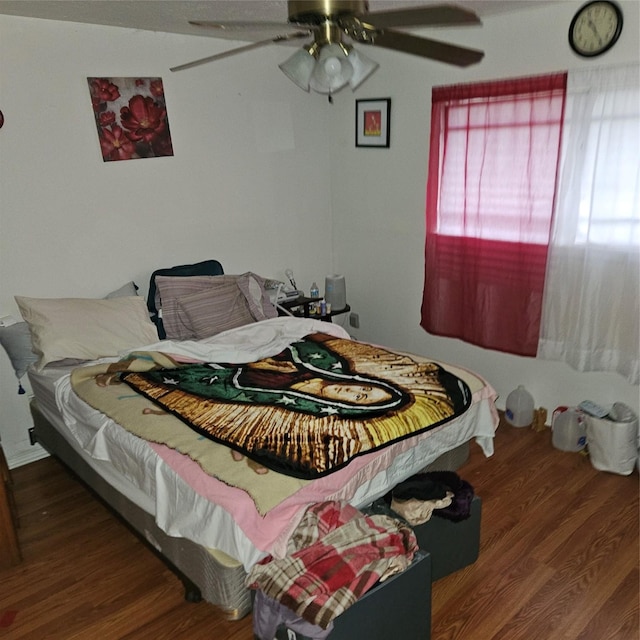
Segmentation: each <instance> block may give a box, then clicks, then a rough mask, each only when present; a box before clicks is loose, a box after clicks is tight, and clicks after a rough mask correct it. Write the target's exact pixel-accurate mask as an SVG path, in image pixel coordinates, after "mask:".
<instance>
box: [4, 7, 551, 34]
mask: <svg viewBox="0 0 640 640" xmlns="http://www.w3.org/2000/svg"><path fill="white" fill-rule="evenodd" d="M550 1H551V2H555V1H557V0H457V1H455V2H454V4H457V5H458V6H461V7H464V8H467V9H472V10H473V11H475V12H476V13H477V14H478V15H479V16H480V17H481V18H482V17H488V16H491V15H497V14H500V13H507V12H511V11H517V10H521V9H527V8H530V7H531V6H535V5H541V4H544V3H546V2H550ZM428 4H447V2H446V0H391V1H389V0H369V10H370V11H371V12H375V11H383V10H386V9H398V8H404V7H415V6H424V5H428ZM3 13H4V14H8V15H14V16H24V17H30V18H44V19H48V20H65V21H67V22H83V23H89V24H100V25H109V26H116V27H129V28H133V29H143V30H150V31H163V32H168V33H182V34H191V35H198V36H210V37H217V38H228V39H233V40H246V41H250V42H251V41H256V40H262V39H264V38H268V37H270V35H271V33H273V35H277V33H276V32H274V31H273V30H270V31H269V32H267V31H265V30H263V29H260V30H256V31H255V32H254V31H251V30H244V29H243V30H242V32H241V33H240V34H239V33H238V32H237V31H234V32H231V33H224V32H221V31H220V30H217V29H216V30H213V29H203V28H202V27H197V26H193V25H190V24H189V23H188V21H189V20H213V21H220V22H226V21H259V22H263V21H265V22H279V23H282V25H283V26H286V22H287V2H286V0H208V1H206V0H0V14H3ZM279 31H282V30H281V29H280V30H279Z"/></svg>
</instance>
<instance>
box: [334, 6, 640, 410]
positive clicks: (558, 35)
mask: <svg viewBox="0 0 640 640" xmlns="http://www.w3.org/2000/svg"><path fill="white" fill-rule="evenodd" d="M582 4H583V2H582V0H578V1H577V2H573V1H567V2H561V3H559V4H558V5H557V6H555V5H554V6H548V7H542V8H536V9H532V10H530V11H526V12H518V13H512V14H507V15H503V16H497V17H494V18H491V19H487V20H485V23H484V25H483V26H482V27H481V28H478V27H469V28H466V29H464V30H463V29H456V30H454V29H447V30H446V32H445V31H441V32H438V33H437V34H435V33H434V31H433V30H431V31H427V30H424V31H423V32H422V34H423V35H425V36H432V37H438V38H441V39H445V38H444V37H443V36H447V37H450V39H451V41H453V42H457V43H460V44H463V45H464V44H466V45H467V46H472V47H475V48H479V49H482V50H484V51H485V54H486V55H485V58H484V60H483V61H482V62H481V63H480V64H478V65H475V66H472V67H469V68H467V69H463V70H461V69H457V68H452V67H449V66H446V65H441V64H437V63H432V62H429V61H425V60H421V59H418V58H415V57H412V56H405V55H402V54H399V53H393V52H384V51H381V50H380V49H372V50H371V56H372V57H374V58H375V59H376V60H377V61H378V62H380V70H379V71H377V72H376V73H375V74H374V75H373V76H372V77H371V78H370V79H369V80H367V82H366V83H365V84H364V85H362V87H361V88H360V89H359V91H358V93H357V95H355V96H354V100H355V99H357V98H383V97H385V98H386V97H390V98H391V147H390V148H389V149H388V150H386V149H359V148H355V147H354V142H353V137H354V135H353V120H354V116H353V113H354V100H351V101H340V102H338V103H337V104H338V109H340V110H341V114H342V117H337V118H335V121H334V123H335V126H336V135H335V139H334V149H333V155H332V158H333V161H334V162H333V166H332V170H333V171H334V178H333V181H332V184H333V205H332V211H333V217H334V237H333V247H334V253H335V257H336V265H335V266H336V268H337V270H338V271H340V272H342V273H344V274H346V281H347V289H348V298H349V302H350V304H351V307H352V309H353V311H355V312H357V313H358V314H359V316H360V329H359V330H353V333H354V335H355V336H356V337H359V338H361V339H366V340H369V341H373V342H376V343H380V344H386V345H390V346H395V347H397V348H402V349H407V350H410V351H413V352H416V353H420V354H423V355H426V356H430V357H434V358H436V359H441V360H444V361H450V362H456V363H459V364H462V365H464V366H467V367H470V368H472V369H475V370H476V371H478V372H480V373H482V374H483V375H484V376H485V377H486V378H487V379H488V380H489V381H490V382H491V383H492V384H493V385H494V386H495V388H496V390H497V391H498V393H499V394H500V398H499V400H498V406H499V407H501V408H504V402H505V400H506V396H507V395H508V393H509V392H510V391H511V390H512V389H514V388H515V387H516V386H517V385H518V384H524V385H525V386H526V387H527V388H528V389H529V391H530V392H531V393H532V395H533V396H534V399H535V402H536V406H544V407H546V408H547V409H548V410H549V412H550V413H551V411H552V410H553V409H554V408H555V407H557V406H559V405H563V404H569V405H572V404H577V403H578V402H580V401H581V400H583V399H585V398H590V399H592V400H594V401H596V402H598V403H601V404H603V405H605V406H606V405H610V404H611V403H613V402H614V401H623V402H626V403H627V404H629V405H630V406H631V407H633V408H634V409H635V410H636V411H637V410H638V387H637V386H632V385H630V384H628V383H627V382H626V381H625V379H624V378H622V377H621V376H619V375H618V374H601V373H578V372H576V371H575V370H573V369H571V368H570V367H568V366H567V365H565V364H563V363H558V362H549V361H542V360H537V359H535V358H524V357H519V356H511V355H507V354H503V353H499V352H495V351H489V350H486V349H482V348H479V347H475V346H472V345H469V344H466V343H464V342H462V341H460V340H455V339H450V338H442V337H436V336H432V335H429V334H427V333H426V332H425V331H424V330H423V329H422V328H421V327H420V305H421V299H422V286H423V273H424V207H425V188H426V175H427V151H428V146H429V127H430V102H431V89H432V87H433V86H438V85H445V84H455V83H462V82H470V81H475V80H485V79H491V78H502V77H517V76H522V75H534V74H538V73H544V72H552V71H560V70H566V69H576V68H580V67H589V66H592V65H602V66H606V65H612V64H615V63H622V62H628V61H632V60H635V61H637V60H638V59H639V58H640V55H639V50H638V47H639V44H638V41H639V38H638V35H639V33H640V28H639V17H638V14H639V9H640V3H638V2H637V1H635V0H631V1H626V2H621V3H620V4H621V5H622V8H623V11H624V15H625V25H624V29H623V32H622V35H621V39H620V40H619V42H618V44H617V45H616V46H615V47H614V48H613V49H612V50H610V51H609V52H608V53H606V54H605V55H603V56H602V57H600V58H597V59H593V60H583V59H579V58H578V57H577V56H576V55H575V54H573V52H572V51H571V49H570V48H569V45H568V42H567V33H568V28H569V23H570V21H571V18H572V16H573V15H574V13H575V11H576V10H577V8H578V7H580V6H581V5H582ZM367 51H369V50H367ZM345 177H346V179H345ZM629 295H630V296H633V295H638V292H637V291H636V292H634V291H630V292H629Z"/></svg>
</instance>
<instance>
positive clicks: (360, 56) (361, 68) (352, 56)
mask: <svg viewBox="0 0 640 640" xmlns="http://www.w3.org/2000/svg"><path fill="white" fill-rule="evenodd" d="M348 59H349V62H350V63H351V66H352V68H353V75H352V76H351V79H350V80H349V86H350V87H351V89H352V90H354V91H355V90H356V89H357V88H358V87H359V86H360V85H361V84H362V83H363V82H364V81H365V80H366V79H367V78H368V77H369V76H370V75H371V74H372V73H373V72H374V71H375V70H376V69H377V68H378V67H379V66H380V65H379V64H378V63H377V62H375V61H374V60H372V59H371V58H369V57H368V56H365V55H364V53H361V52H360V51H356V50H355V49H353V48H352V49H351V51H350V52H349V57H348Z"/></svg>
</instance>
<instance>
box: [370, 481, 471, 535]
mask: <svg viewBox="0 0 640 640" xmlns="http://www.w3.org/2000/svg"><path fill="white" fill-rule="evenodd" d="M474 493H475V492H474V489H473V487H472V486H471V485H470V484H469V483H468V482H467V481H466V480H463V479H462V478H460V476H459V475H458V474H457V473H455V472H454V471H427V472H423V473H417V474H416V475H414V476H411V477H410V478H408V479H407V480H405V481H403V482H401V483H400V484H398V485H396V486H395V487H394V488H393V489H392V490H391V491H389V493H387V495H385V496H384V498H383V501H384V503H385V504H386V505H388V506H389V507H390V509H391V514H392V515H397V516H401V517H402V518H403V519H404V520H405V521H406V522H407V523H408V524H410V525H412V526H414V527H415V526H417V525H419V524H423V523H425V522H427V521H428V520H430V519H431V516H432V515H436V516H438V517H440V518H446V519H447V520H451V521H453V522H460V521H462V520H466V519H467V518H468V517H469V516H470V515H471V502H472V500H473V496H474Z"/></svg>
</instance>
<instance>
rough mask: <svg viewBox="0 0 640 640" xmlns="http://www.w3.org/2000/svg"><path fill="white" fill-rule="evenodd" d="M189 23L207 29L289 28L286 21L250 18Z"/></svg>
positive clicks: (190, 21)
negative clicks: (257, 20)
mask: <svg viewBox="0 0 640 640" xmlns="http://www.w3.org/2000/svg"><path fill="white" fill-rule="evenodd" d="M189 24H192V25H194V26H196V27H206V28H208V29H218V30H220V31H242V30H251V31H260V30H261V29H266V30H268V31H273V30H274V29H277V30H278V31H282V30H283V29H286V28H291V25H288V24H287V23H286V22H251V21H250V20H244V21H242V20H236V21H232V22H216V21H215V20H189Z"/></svg>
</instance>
